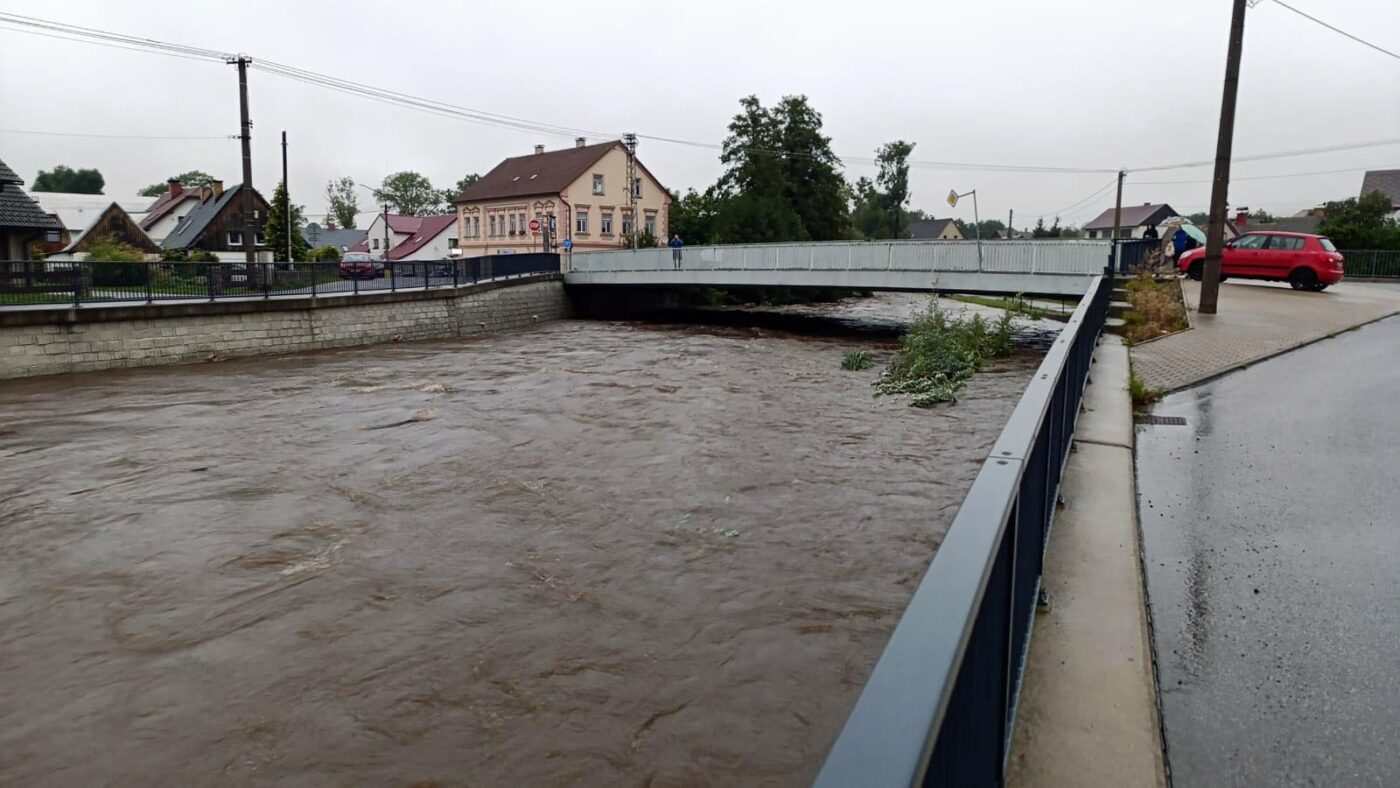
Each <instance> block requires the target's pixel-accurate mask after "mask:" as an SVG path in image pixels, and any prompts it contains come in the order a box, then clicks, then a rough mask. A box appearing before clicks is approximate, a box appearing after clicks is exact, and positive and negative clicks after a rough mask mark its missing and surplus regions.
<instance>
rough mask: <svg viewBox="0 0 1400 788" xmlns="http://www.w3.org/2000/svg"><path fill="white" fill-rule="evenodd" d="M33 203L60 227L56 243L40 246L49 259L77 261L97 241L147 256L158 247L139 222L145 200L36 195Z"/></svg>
mask: <svg viewBox="0 0 1400 788" xmlns="http://www.w3.org/2000/svg"><path fill="white" fill-rule="evenodd" d="M34 199H35V201H36V202H38V203H39V206H40V207H41V208H43V209H44V210H45V211H47V212H48V213H49V214H51V215H53V216H55V217H56V218H57V219H58V221H59V222H60V223H61V224H62V225H63V229H62V230H61V231H60V233H59V239H58V241H56V242H45V243H43V244H41V245H40V247H39V248H40V249H41V250H43V252H44V254H45V256H47V258H48V259H50V260H55V259H57V260H73V259H80V258H78V257H76V256H77V255H85V254H86V252H87V251H88V248H89V247H91V246H92V244H94V243H96V242H97V241H98V240H99V239H104V240H109V241H112V242H113V243H119V244H125V245H126V246H130V247H133V248H135V249H138V250H140V251H142V252H145V253H146V254H149V255H155V254H159V253H160V246H159V245H157V244H156V243H155V242H154V241H152V240H151V239H150V236H148V235H146V231H145V230H142V229H141V227H140V225H139V224H138V222H139V221H140V219H141V218H142V217H143V216H145V214H144V213H143V212H142V211H144V209H145V207H146V199H145V198H136V199H125V200H113V199H112V198H111V197H106V196H103V195H101V194H67V193H64V192H36V193H35V197H34Z"/></svg>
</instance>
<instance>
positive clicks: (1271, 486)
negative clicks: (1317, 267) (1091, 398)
mask: <svg viewBox="0 0 1400 788" xmlns="http://www.w3.org/2000/svg"><path fill="white" fill-rule="evenodd" d="M1397 361H1400V318H1390V319H1388V320H1385V321H1382V322H1380V323H1376V324H1373V325H1370V326H1367V327H1364V328H1361V329H1359V330H1357V331H1353V332H1350V333H1347V334H1343V335H1341V336H1340V337H1337V338H1334V339H1330V340H1325V341H1323V342H1320V343H1317V344H1315V345H1312V346H1309V347H1306V348H1303V349H1300V350H1297V351H1294V352H1292V353H1289V354H1286V355H1284V356H1281V357H1279V358H1276V359H1273V360H1270V361H1266V362H1262V363H1260V364H1258V365H1256V366H1254V367H1252V368H1250V369H1246V370H1243V371H1241V372H1237V373H1234V374H1232V375H1229V376H1227V377H1225V378H1222V379H1220V380H1217V381H1215V382H1213V383H1210V384H1208V385H1205V386H1201V387H1199V388H1195V389H1191V390H1188V391H1184V392H1180V393H1178V394H1174V395H1172V396H1169V397H1167V398H1166V399H1165V400H1163V401H1162V402H1161V403H1160V404H1159V405H1158V406H1157V407H1156V408H1155V409H1154V410H1153V414H1154V415H1158V416H1183V417H1185V418H1186V420H1187V423H1188V424H1187V426H1185V427H1181V426H1139V427H1138V460H1137V471H1138V485H1139V486H1138V491H1139V514H1140V516H1141V519H1142V530H1143V549H1144V552H1145V563H1146V569H1147V583H1148V595H1149V598H1150V604H1151V608H1152V615H1153V619H1154V641H1155V646H1156V650H1157V657H1158V660H1159V671H1160V680H1161V687H1162V707H1163V719H1164V724H1165V728H1166V734H1167V750H1168V758H1169V760H1170V763H1171V769H1172V772H1173V777H1174V780H1175V784H1176V785H1178V786H1206V785H1210V786H1214V785H1269V786H1275V785H1289V786H1292V785H1348V786H1350V785H1400V560H1398V559H1400V484H1397V481H1400V413H1397V411H1396V409H1395V403H1396V396H1397V393H1400V363H1397Z"/></svg>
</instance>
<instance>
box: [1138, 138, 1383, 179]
mask: <svg viewBox="0 0 1400 788" xmlns="http://www.w3.org/2000/svg"><path fill="white" fill-rule="evenodd" d="M1383 145H1400V137H1392V138H1390V139H1384V140H1371V141H1369V142H1345V143H1341V144H1339V145H1324V146H1321V147H1317V148H1300V149H1297V150H1290V151H1278V152H1276V153H1259V154H1255V155H1253V156H1235V157H1233V159H1232V160H1233V161H1237V162H1238V161H1266V160H1269V159H1286V158H1291V157H1293V156H1311V155H1313V154H1316V153H1336V152H1337V151H1344V150H1360V149H1361V148H1378V147H1381V146H1383ZM1214 163H1215V162H1214V161H1188V162H1182V163H1180V164H1159V165H1156V166H1153V167H1129V168H1127V170H1128V172H1157V171H1159V170H1183V169H1188V168H1191V167H1205V166H1208V165H1211V164H1214Z"/></svg>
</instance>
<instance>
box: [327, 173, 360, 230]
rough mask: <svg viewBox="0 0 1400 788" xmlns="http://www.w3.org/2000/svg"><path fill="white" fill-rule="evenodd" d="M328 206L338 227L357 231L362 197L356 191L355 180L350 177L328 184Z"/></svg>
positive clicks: (328, 182)
mask: <svg viewBox="0 0 1400 788" xmlns="http://www.w3.org/2000/svg"><path fill="white" fill-rule="evenodd" d="M326 204H327V206H328V207H329V208H330V215H331V216H334V217H335V222H336V225H337V226H339V227H343V228H344V229H346V230H353V229H355V217H356V214H358V213H359V212H360V197H359V193H358V192H356V191H355V179H354V178H351V177H349V176H346V177H344V178H338V179H336V180H333V181H327V182H326Z"/></svg>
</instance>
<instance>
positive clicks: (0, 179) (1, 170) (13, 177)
mask: <svg viewBox="0 0 1400 788" xmlns="http://www.w3.org/2000/svg"><path fill="white" fill-rule="evenodd" d="M0 183H14V184H18V185H21V186H22V185H24V179H23V178H21V177H19V173H17V172H15V171H14V170H12V169H10V165H8V164H6V163H5V162H3V161H0Z"/></svg>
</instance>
